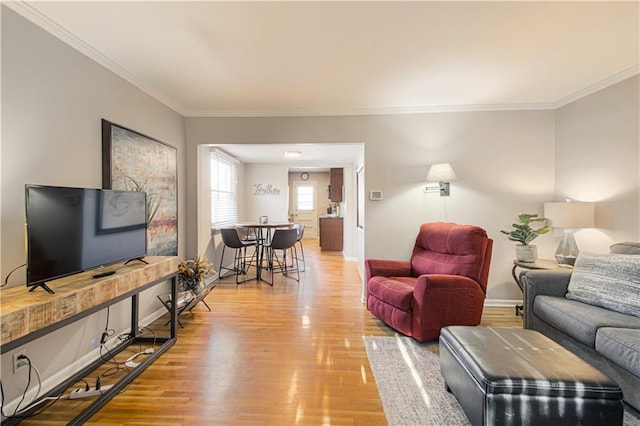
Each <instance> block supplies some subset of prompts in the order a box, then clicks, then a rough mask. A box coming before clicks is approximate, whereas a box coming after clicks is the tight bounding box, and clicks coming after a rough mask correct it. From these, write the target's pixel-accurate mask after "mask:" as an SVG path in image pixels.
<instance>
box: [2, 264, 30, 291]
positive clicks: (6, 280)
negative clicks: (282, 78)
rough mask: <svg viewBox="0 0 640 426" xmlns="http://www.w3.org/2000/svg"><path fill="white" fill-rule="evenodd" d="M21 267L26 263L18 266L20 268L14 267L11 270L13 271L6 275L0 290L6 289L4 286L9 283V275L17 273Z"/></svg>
mask: <svg viewBox="0 0 640 426" xmlns="http://www.w3.org/2000/svg"><path fill="white" fill-rule="evenodd" d="M23 266H27V264H26V263H23V264H22V265H20V266H16V267H15V268H13V269H12V270H11V272H9V273H8V274H7V277H6V278H5V279H4V283H3V284H2V285H0V288H2V287H6V285H7V284H8V283H9V277H10V276H11V274H13V273H14V272H15V271H17V270H18V269H20V268H22V267H23Z"/></svg>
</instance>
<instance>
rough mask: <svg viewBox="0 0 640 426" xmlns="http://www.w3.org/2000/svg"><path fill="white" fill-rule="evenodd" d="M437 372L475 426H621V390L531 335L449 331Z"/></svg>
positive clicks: (516, 331) (563, 351)
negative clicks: (438, 371) (439, 371)
mask: <svg viewBox="0 0 640 426" xmlns="http://www.w3.org/2000/svg"><path fill="white" fill-rule="evenodd" d="M440 368H441V371H442V375H443V376H444V379H445V382H446V384H447V390H449V391H450V392H452V393H453V394H454V395H455V396H456V398H457V399H458V401H459V402H460V405H462V408H463V409H464V412H465V414H466V415H467V417H469V420H470V421H471V423H472V424H473V425H577V424H580V425H598V426H603V425H607V426H610V425H621V424H622V417H623V415H624V407H623V403H622V390H621V389H620V387H619V386H618V385H617V384H616V383H615V382H613V381H612V380H611V379H610V378H608V377H607V376H605V375H604V374H603V373H601V372H600V371H599V370H596V369H595V368H593V367H591V366H590V365H589V364H587V363H586V362H584V361H583V360H582V359H580V358H578V357H577V356H576V355H574V354H573V353H571V352H569V351H568V350H566V349H564V348H563V347H562V346H560V345H558V344H557V343H555V342H554V341H552V340H551V339H549V338H547V337H546V336H544V335H542V334H540V333H538V332H537V331H533V330H521V329H510V328H482V327H463V326H452V327H445V328H443V329H442V332H441V334H440Z"/></svg>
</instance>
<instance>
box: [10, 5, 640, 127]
mask: <svg viewBox="0 0 640 426" xmlns="http://www.w3.org/2000/svg"><path fill="white" fill-rule="evenodd" d="M4 4H6V5H7V6H9V7H11V8H12V9H14V10H16V11H17V12H18V13H20V14H22V15H23V16H26V17H27V18H28V19H30V20H32V21H33V22H35V23H36V24H38V25H39V26H41V27H43V28H45V29H47V30H48V31H50V32H52V33H53V34H54V35H56V36H58V37H60V38H61V39H62V40H64V41H65V42H67V43H69V44H71V45H72V46H74V47H75V48H77V49H79V50H80V51H82V52H83V53H84V54H86V55H88V56H90V57H91V58H93V59H95V60H96V61H98V62H99V63H101V64H103V65H105V66H106V67H108V68H109V69H111V70H112V71H114V72H116V73H117V74H119V75H120V76H122V77H124V78H125V79H127V80H128V81H130V82H131V83H133V84H135V85H136V86H138V87H140V88H141V89H142V90H144V91H146V92H147V93H149V94H150V95H152V96H154V97H155V98H157V99H158V100H160V101H161V102H163V103H165V104H166V105H168V106H169V107H171V108H173V109H174V110H175V111H177V112H178V113H180V114H182V115H184V116H187V117H190V116H191V117H198V116H218V117H221V116H222V117H224V116H289V115H344V114H376V113H402V112H425V111H426V112H430V111H451V110H487V109H492V110H499V109H548V108H557V107H558V106H561V105H563V104H565V103H567V102H569V101H571V100H574V99H576V98H578V97H580V96H583V95H584V94H587V93H589V92H590V91H594V90H597V89H599V88H601V87H605V86H606V85H609V84H612V83H614V82H616V81H620V80H622V79H624V78H626V77H629V76H631V75H634V74H637V73H638V63H639V59H638V57H639V3H638V2H637V1H631V2H611V1H605V2H575V1H573V2H556V1H541V2H520V1H500V2H483V1H470V2H459V1H444V2H437V1H434V2H401V1H386V2H365V1H343V2H311V1H288V2H269V1H259V2H239V1H233V2H229V1H228V2H213V1H199V2H186V1H180V2H177V1H176V2H168V1H160V2H153V1H138V2H129V1H113V2H106V1H105V2H98V1H91V2H87V1H79V2H78V1H71V2H57V1H54V2H51V1H45V2H8V3H4Z"/></svg>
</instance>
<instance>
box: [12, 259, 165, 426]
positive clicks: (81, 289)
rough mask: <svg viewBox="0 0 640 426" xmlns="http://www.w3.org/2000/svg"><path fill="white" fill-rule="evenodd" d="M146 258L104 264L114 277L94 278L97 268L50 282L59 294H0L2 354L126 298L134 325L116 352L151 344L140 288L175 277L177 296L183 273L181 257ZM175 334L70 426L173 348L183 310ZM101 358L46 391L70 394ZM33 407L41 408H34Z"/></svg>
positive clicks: (15, 291)
mask: <svg viewBox="0 0 640 426" xmlns="http://www.w3.org/2000/svg"><path fill="white" fill-rule="evenodd" d="M145 261H147V262H148V264H143V263H141V262H132V263H130V264H128V265H123V264H121V263H120V264H117V265H111V266H108V267H106V268H104V270H105V271H110V270H114V271H116V272H115V274H114V275H110V276H107V277H103V278H97V279H94V278H92V277H91V275H92V274H94V273H95V271H89V272H83V273H80V274H76V275H73V276H70V277H66V278H61V279H59V280H55V281H50V282H49V283H48V284H49V286H50V287H51V288H52V289H53V290H54V291H55V294H49V293H45V292H40V291H38V290H36V291H34V292H29V291H28V289H27V288H26V287H13V288H9V289H6V290H3V291H2V293H0V296H1V300H0V353H3V354H4V353H6V352H9V351H11V350H14V349H16V348H19V347H20V346H23V345H25V344H27V343H29V342H32V341H33V340H36V339H38V338H39V337H42V336H44V335H46V334H48V333H51V332H52V331H55V330H58V329H60V328H62V327H64V326H66V325H69V324H71V323H73V322H76V321H78V320H80V319H82V318H85V317H87V316H89V315H91V314H93V313H96V312H98V311H100V310H102V309H105V308H107V307H108V306H111V305H113V304H115V303H118V302H121V301H123V300H125V299H129V298H130V299H131V323H130V324H131V328H130V331H129V338H128V339H126V340H125V341H124V342H122V343H121V344H119V345H118V346H116V347H115V348H113V349H112V350H111V352H112V353H114V354H116V353H118V352H120V351H122V350H124V349H125V348H126V347H127V346H129V345H130V344H132V343H137V342H144V343H149V342H151V341H153V338H145V337H141V336H138V303H139V294H140V292H142V291H144V290H146V289H148V288H151V287H153V286H156V285H158V284H161V283H164V282H167V281H170V282H171V295H172V297H173V298H174V300H175V297H176V294H177V284H176V277H177V274H178V258H177V257H174V256H147V257H145ZM170 313H171V320H170V324H171V326H170V335H169V336H167V337H156V338H155V342H156V343H158V344H159V346H158V347H157V348H156V350H155V352H154V353H153V354H151V355H150V356H148V357H147V358H146V359H145V360H144V361H142V362H141V363H140V364H139V365H138V367H136V368H133V369H131V370H130V371H129V372H128V373H127V374H126V375H125V376H124V377H122V379H120V381H119V382H118V383H116V384H115V385H114V386H113V387H111V388H110V389H108V390H106V391H105V392H104V393H103V394H102V395H100V396H98V397H97V398H96V400H95V401H93V403H91V405H89V406H88V407H87V408H86V409H85V410H83V411H82V412H81V413H80V414H78V415H77V416H76V417H75V418H74V419H73V420H72V421H70V422H69V424H70V425H80V424H82V423H84V422H86V421H87V420H88V419H89V418H90V417H91V416H92V415H93V414H95V413H96V412H97V411H98V410H99V409H100V408H101V407H103V406H104V405H105V404H106V403H107V402H108V401H109V400H110V399H111V398H113V397H114V396H115V395H117V394H118V393H119V392H120V391H122V389H123V388H124V387H125V386H126V385H127V384H129V383H130V382H131V381H132V380H133V379H135V378H136V377H137V376H138V375H139V374H140V373H141V372H142V371H143V370H144V369H145V368H146V367H148V366H149V365H150V364H151V363H152V362H153V361H154V360H155V359H156V358H158V357H159V356H160V355H162V354H163V353H164V352H166V351H167V349H169V347H171V346H172V345H173V344H174V343H175V341H176V338H177V326H176V324H177V310H175V309H170ZM103 363H104V361H103V360H102V359H98V360H96V361H94V362H93V363H91V364H90V365H87V366H86V367H85V368H83V369H82V370H81V371H79V372H78V373H76V374H75V375H73V376H72V377H70V378H69V379H67V380H66V381H64V382H63V383H61V384H60V385H58V386H56V387H55V388H54V389H52V390H51V391H49V392H48V393H47V394H45V395H43V396H42V398H44V397H47V396H55V395H59V394H60V393H62V392H64V391H65V390H66V389H67V388H68V387H69V386H71V385H73V384H74V383H76V382H77V381H79V380H80V379H82V378H83V377H85V376H86V375H88V374H89V373H91V372H92V371H93V370H95V369H96V368H97V367H98V366H100V365H101V364H103ZM32 411H35V409H34V410H32ZM18 422H19V420H14V419H9V420H6V421H4V422H3V425H4V424H7V425H9V424H16V423H18Z"/></svg>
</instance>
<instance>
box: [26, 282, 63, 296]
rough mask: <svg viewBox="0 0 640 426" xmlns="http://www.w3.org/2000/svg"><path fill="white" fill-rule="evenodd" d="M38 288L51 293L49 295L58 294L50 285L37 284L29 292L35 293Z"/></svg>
mask: <svg viewBox="0 0 640 426" xmlns="http://www.w3.org/2000/svg"><path fill="white" fill-rule="evenodd" d="M38 287H42V288H44V289H45V290H46V292H47V293H49V294H56V292H55V291H53V290H51V288H50V287H49V286H48V285H46V284H45V283H40V284H35V285H33V286H32V287H31V288H30V289H29V291H33V290H35V289H36V288H38Z"/></svg>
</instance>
